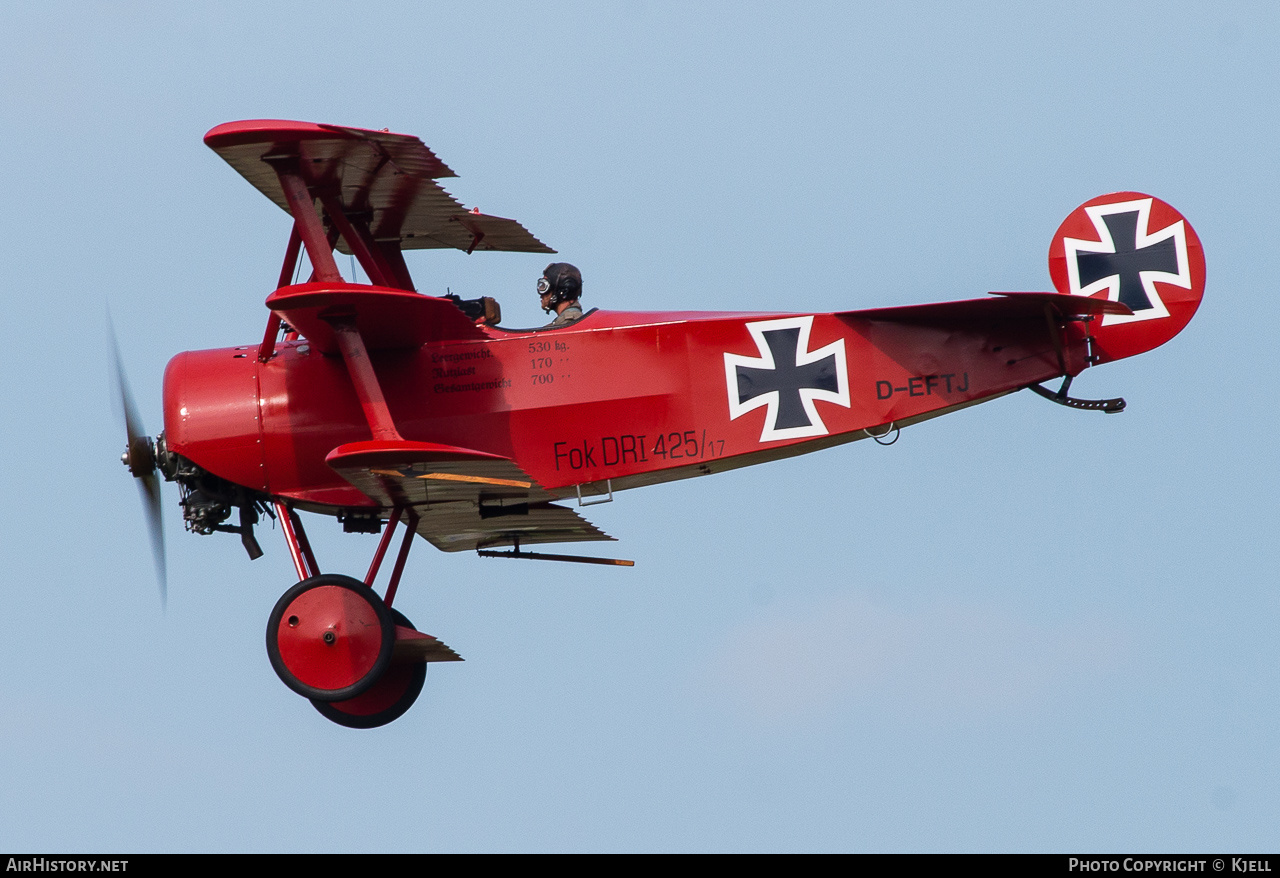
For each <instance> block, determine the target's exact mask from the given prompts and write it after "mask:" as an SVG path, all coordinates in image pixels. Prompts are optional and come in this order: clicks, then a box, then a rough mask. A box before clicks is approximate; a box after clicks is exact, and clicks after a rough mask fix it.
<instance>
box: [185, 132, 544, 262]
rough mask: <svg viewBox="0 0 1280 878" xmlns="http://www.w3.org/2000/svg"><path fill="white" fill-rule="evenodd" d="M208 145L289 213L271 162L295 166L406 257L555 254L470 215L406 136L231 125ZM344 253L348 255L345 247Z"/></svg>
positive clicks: (442, 168) (444, 170) (516, 227)
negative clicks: (431, 252)
mask: <svg viewBox="0 0 1280 878" xmlns="http://www.w3.org/2000/svg"><path fill="white" fill-rule="evenodd" d="M204 142H205V143H206V144H208V145H209V147H210V148H211V149H213V151H214V152H216V153H217V154H218V155H220V156H222V158H223V159H225V160H226V162H227V164H229V165H231V167H233V168H235V169H236V171H238V172H239V173H240V174H241V175H242V176H243V177H244V178H245V179H246V180H248V181H249V182H250V183H252V184H253V185H254V186H255V187H256V188H257V189H258V190H259V191H260V192H262V194H263V195H266V196H267V197H268V198H270V199H271V200H272V201H274V202H275V203H276V204H277V205H279V206H280V207H281V208H282V209H283V210H285V211H286V212H287V211H288V210H289V204H288V200H287V199H286V198H285V194H284V189H283V187H281V185H280V181H279V178H278V177H277V176H276V172H275V171H274V170H273V169H272V167H271V165H270V164H268V160H270V161H281V160H294V161H296V162H297V164H296V167H297V168H298V171H299V173H300V174H301V176H302V177H303V179H304V180H305V181H306V183H307V186H308V188H309V189H311V190H312V191H313V192H318V191H320V190H325V191H328V192H330V193H334V194H335V196H336V197H337V198H338V199H339V201H340V203H341V204H342V208H343V211H344V212H345V213H347V214H348V215H350V216H358V215H363V216H364V217H365V220H366V222H367V224H368V227H369V231H370V232H371V233H372V235H373V238H374V240H376V241H398V242H399V245H400V248H401V249H404V250H419V249H430V248H442V247H454V248H457V249H459V250H466V251H468V252H469V251H471V250H511V251H522V252H528V253H554V252H555V251H554V250H552V249H551V248H550V247H548V246H547V245H546V244H543V243H542V242H541V241H539V240H538V239H537V238H535V237H534V236H533V235H531V234H530V233H529V231H528V229H526V228H525V227H524V226H522V225H520V223H518V222H516V221H515V220H511V219H504V218H502V217H497V216H488V215H486V214H482V213H478V212H473V211H468V210H467V209H466V208H464V207H463V206H462V205H461V204H459V203H458V202H457V201H456V200H455V199H454V197H453V196H452V195H450V194H449V193H448V192H446V191H445V190H444V188H443V187H441V186H440V185H439V184H438V183H436V182H434V181H435V180H436V179H439V178H441V177H454V176H457V175H456V174H454V173H453V171H451V170H449V168H448V166H447V165H445V163H444V162H442V161H440V159H438V158H437V157H436V154H435V153H433V152H432V151H431V150H430V149H428V148H427V147H426V146H425V145H424V144H423V143H422V141H421V140H419V139H418V138H416V137H412V136H410V135H407V134H393V133H391V132H389V131H370V130H366V129H363V128H344V127H342V126H339V125H316V124H313V123H310V122H289V121H284V120H280V119H251V120H248V121H244V122H228V123H226V124H225V125H219V126H218V127H216V128H214V129H213V130H211V131H210V132H209V133H208V134H206V135H205V137H204ZM338 248H339V249H340V250H342V252H344V253H350V252H351V251H350V249H348V247H347V244H346V243H345V242H344V241H339V242H338Z"/></svg>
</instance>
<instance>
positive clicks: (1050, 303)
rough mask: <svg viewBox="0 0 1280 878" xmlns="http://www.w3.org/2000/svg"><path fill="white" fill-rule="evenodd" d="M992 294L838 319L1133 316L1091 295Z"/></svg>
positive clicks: (958, 321)
mask: <svg viewBox="0 0 1280 878" xmlns="http://www.w3.org/2000/svg"><path fill="white" fill-rule="evenodd" d="M991 295H992V296H995V297H997V298H992V299H963V300H961V301H958V302H936V303H932V304H927V305H904V306H902V307H895V308H868V309H866V310H864V311H846V312H843V313H842V314H840V315H838V316H840V317H856V318H860V319H863V320H878V321H884V322H888V323H905V324H913V325H918V326H934V325H940V324H941V325H946V326H959V325H963V324H966V323H975V322H982V323H985V322H988V321H990V320H992V319H993V318H1009V317H1013V318H1016V317H1029V318H1034V319H1043V318H1042V315H1043V313H1044V309H1045V307H1046V306H1047V307H1050V308H1052V309H1054V310H1055V311H1057V312H1058V313H1059V314H1062V315H1063V316H1067V317H1075V316H1086V315H1089V314H1132V313H1133V312H1132V311H1130V310H1129V308H1128V307H1127V306H1125V305H1122V304H1121V303H1119V302H1110V301H1107V300H1106V299H1095V298H1090V297H1088V296H1071V295H1063V294H1062V293H992V294H991Z"/></svg>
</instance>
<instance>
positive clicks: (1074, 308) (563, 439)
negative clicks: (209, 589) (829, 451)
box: [121, 120, 1205, 728]
mask: <svg viewBox="0 0 1280 878" xmlns="http://www.w3.org/2000/svg"><path fill="white" fill-rule="evenodd" d="M205 143H207V144H208V145H209V146H210V147H211V148H212V149H213V150H214V151H215V152H217V153H218V155H220V156H221V157H222V158H223V159H225V160H226V161H227V163H228V164H230V165H231V167H232V168H234V169H235V170H236V171H238V172H240V173H241V174H242V175H243V176H244V177H245V178H246V179H247V180H248V181H249V182H250V183H252V184H253V185H254V186H255V187H257V189H258V190H259V191H261V192H262V193H263V194H264V195H266V196H267V197H268V198H270V199H271V200H272V201H274V202H275V203H276V204H278V205H279V206H280V207H282V208H283V209H284V210H286V211H287V212H288V213H289V214H290V215H291V216H292V217H293V225H292V233H291V235H290V237H289V240H288V244H287V246H286V248H285V256H284V264H283V266H282V268H281V270H280V280H279V283H278V285H277V287H276V289H275V290H274V291H273V292H271V293H270V295H268V296H267V299H266V306H267V311H268V317H267V326H266V332H265V333H264V335H263V338H262V340H261V341H260V342H257V343H253V344H247V345H241V346H238V347H229V348H221V349H218V350H208V351H195V352H189V353H183V354H179V355H178V356H176V357H174V358H173V360H172V361H171V362H170V363H169V366H168V369H167V370H166V372H165V378H164V432H163V433H161V434H160V435H158V436H157V437H156V438H155V439H154V440H153V439H151V438H149V437H147V436H144V435H143V429H142V427H141V424H140V422H139V420H138V418H137V415H136V414H135V413H134V410H133V406H132V404H131V402H130V400H129V395H128V391H127V390H126V389H125V388H124V385H123V383H122V386H121V390H122V394H123V396H124V399H125V410H126V424H127V428H128V431H129V444H128V449H127V451H126V452H125V455H124V461H125V463H126V464H127V465H128V467H129V469H130V471H131V472H132V473H133V475H134V476H136V477H138V478H139V479H142V480H143V482H142V488H143V494H144V499H145V502H146V508H147V512H148V515H149V517H150V520H151V528H152V537H153V541H154V543H155V546H156V548H157V553H158V560H159V562H160V567H161V575H162V588H163V554H162V553H163V537H162V534H161V532H160V524H159V521H160V513H159V496H160V485H159V478H158V475H157V474H161V475H163V476H164V478H165V479H166V480H168V481H175V482H177V483H178V485H179V489H180V492H181V504H182V509H183V517H184V519H185V521H186V526H187V529H188V530H191V531H194V532H196V533H200V534H209V533H213V532H214V531H223V532H230V533H235V534H238V535H239V536H240V538H241V541H242V542H243V544H244V546H245V548H246V549H247V550H248V552H249V555H250V557H257V556H258V555H260V554H261V549H259V547H258V543H257V541H256V539H255V536H254V525H255V524H256V523H257V522H258V521H259V519H260V517H261V516H262V515H267V516H270V517H273V518H274V519H275V520H277V521H278V522H279V523H280V528H281V531H282V532H283V534H284V538H285V541H286V543H287V544H288V548H289V553H290V555H291V556H292V559H293V563H294V566H295V567H296V568H297V572H298V579H299V580H300V581H299V582H298V583H297V584H296V585H294V586H293V587H292V588H290V589H289V590H288V591H286V592H285V594H284V596H283V597H281V598H280V601H279V602H278V603H277V604H276V606H275V609H274V610H273V612H272V613H271V616H270V620H269V622H268V626H267V652H268V655H269V656H270V659H271V664H272V665H273V667H274V668H275V670H276V672H277V673H278V674H279V675H280V678H281V679H282V680H283V681H284V682H285V684H286V685H287V686H289V688H291V689H293V690H294V691H296V692H298V693H300V694H302V695H304V696H305V697H307V698H309V699H311V700H312V702H313V703H314V704H315V706H316V707H317V708H318V709H319V711H320V712H321V713H322V714H323V715H324V716H326V717H328V718H329V719H331V720H334V721H335V722H338V723H341V724H343V725H347V726H351V727H356V728H368V727H373V726H379V725H383V724H385V723H388V722H391V721H392V720H394V719H396V718H397V717H399V716H400V715H401V714H403V713H404V711H406V710H407V709H408V708H409V706H410V705H411V704H412V703H413V702H414V700H415V699H416V698H417V696H418V694H419V692H420V691H421V689H422V685H423V680H424V678H425V674H426V663H427V662H433V661H449V660H457V658H458V656H457V655H456V654H455V653H454V652H453V651H452V650H451V649H450V648H449V647H447V646H445V645H444V644H443V643H442V642H441V641H439V640H437V639H436V638H434V637H431V636H429V635H426V634H423V633H421V632H419V631H417V630H415V629H414V627H413V625H412V624H411V623H410V622H409V620H408V619H406V618H405V617H404V616H403V615H401V614H400V613H399V612H398V611H396V610H394V609H392V603H393V601H394V599H395V596H396V588H397V586H398V584H399V582H400V579H401V575H402V573H403V571H404V566H405V560H406V558H407V556H408V554H409V548H410V546H411V544H412V542H413V539H412V538H413V535H414V534H415V533H416V534H419V535H421V536H422V537H423V538H424V539H426V540H427V541H428V542H430V543H432V544H433V545H434V546H436V548H439V549H443V550H444V551H446V552H459V551H464V550H465V551H477V552H478V553H479V554H481V555H502V556H508V557H513V558H538V559H554V560H572V561H589V562H595V563H615V564H622V563H628V562H621V561H612V560H610V559H606V558H596V557H584V556H581V555H552V554H543V553H539V552H531V551H529V547H530V546H536V545H538V544H543V543H567V542H577V541H591V540H609V539H611V537H609V536H607V535H605V534H604V533H603V532H601V531H600V530H598V529H597V528H596V527H595V526H593V525H592V524H591V523H590V522H588V521H587V520H586V519H585V518H583V517H582V516H581V515H580V514H579V512H578V511H577V508H581V507H583V506H586V505H590V503H592V502H596V501H601V500H604V499H608V498H610V497H612V494H613V492H615V491H619V490H622V489H625V488H636V487H640V486H642V485H652V484H656V483H659V482H666V481H671V480H674V479H684V478H689V477H691V476H699V475H709V474H711V473H717V472H721V471H724V470H729V469H735V468H737V467H743V466H749V465H752V464H758V463H765V462H767V461H771V460H778V459H780V458H785V457H791V456H794V455H798V454H803V453H806V452H809V451H816V450H818V449H821V448H828V447H830V446H833V445H839V444H842V443H846V442H853V441H855V440H858V439H862V438H875V439H879V440H881V441H884V442H889V441H891V440H892V439H893V438H896V436H897V433H898V431H900V430H901V429H902V428H904V427H907V426H909V425H912V424H915V423H918V422H920V421H923V420H926V419H928V418H933V417H936V416H938V415H941V414H946V413H947V412H952V411H955V410H957V409H960V408H964V407H966V406H970V405H974V404H975V403H980V402H985V401H987V400H990V399H994V398H996V397H998V396H1002V395H1004V394H1008V393H1012V392H1014V391H1017V390H1022V389H1024V388H1025V389H1030V390H1033V391H1035V392H1037V393H1039V394H1041V395H1042V396H1045V397H1047V398H1048V399H1050V400H1053V401H1055V402H1058V403H1061V404H1064V405H1068V406H1072V407H1076V408H1082V409H1095V410H1101V411H1105V412H1116V411H1119V410H1120V409H1121V408H1123V406H1124V402H1123V400H1120V399H1110V400H1092V401H1091V400H1081V399H1075V398H1073V397H1071V396H1070V395H1068V390H1069V388H1070V384H1071V380H1072V378H1073V377H1074V376H1075V375H1077V374H1079V373H1080V372H1081V371H1082V370H1084V369H1086V368H1088V367H1089V366H1093V365H1097V364H1099V363H1105V362H1108V361H1110V360H1115V359H1119V358H1121V357H1128V356H1132V355H1134V354H1138V353H1141V352H1143V351H1147V350H1150V349H1151V348H1154V347H1156V346H1157V345H1159V344H1161V343H1163V342H1165V341H1167V340H1168V339H1170V338H1172V337H1173V336H1174V335H1175V334H1176V333H1177V332H1178V331H1179V330H1181V329H1182V327H1183V326H1185V325H1186V324H1187V321H1189V320H1190V319H1191V316H1192V314H1194V312H1195V310H1196V307H1197V306H1198V305H1199V303H1200V298H1201V295H1202V293H1203V290H1204V279H1205V268H1204V255H1203V252H1202V250H1201V247H1200V242H1199V240H1198V239H1197V238H1196V235H1195V232H1194V231H1192V229H1191V226H1190V225H1189V224H1188V223H1187V222H1186V221H1185V220H1183V218H1182V217H1181V216H1180V215H1179V214H1178V213H1177V212H1176V211H1174V210H1173V208H1171V207H1169V206H1168V205H1167V204H1165V203H1163V202H1161V201H1159V200H1157V199H1155V198H1152V197H1150V196H1147V195H1141V194H1138V193H1133V192H1122V193H1117V194H1113V195H1106V196H1103V197H1101V198H1096V199H1094V200H1092V201H1090V202H1087V203H1086V204H1084V205H1082V206H1081V207H1080V208H1078V209H1077V210H1076V211H1075V212H1074V213H1072V214H1071V215H1070V216H1069V217H1068V218H1067V219H1066V221H1065V222H1064V223H1063V224H1062V226H1061V227H1060V228H1059V230H1058V233H1057V235H1056V236H1055V237H1054V239H1053V242H1052V244H1051V247H1050V250H1049V274H1050V276H1051V278H1052V280H1053V285H1054V287H1055V288H1056V289H1057V292H1052V293H1050V292H1009V293H997V294H994V295H989V296H986V297H984V298H976V299H967V300H964V301H954V302H945V303H940V304H930V305H910V306H906V307H895V308H875V309H872V310H865V311H848V312H842V313H835V314H810V313H793V314H748V313H709V312H693V313H681V312H662V313H633V312H620V311H603V310H591V311H588V312H587V313H586V314H584V315H583V316H581V317H580V318H578V319H577V320H574V321H572V322H570V323H567V324H565V325H562V326H555V327H550V328H543V329H507V328H505V327H502V326H501V325H498V323H499V320H500V315H499V309H497V308H496V307H495V303H494V302H493V301H492V300H476V301H462V300H459V299H457V298H455V297H452V296H446V297H435V296H428V295H423V294H421V293H418V292H416V291H415V288H414V283H413V280H412V279H411V278H410V276H409V271H408V268H407V267H406V263H405V260H404V256H403V252H402V251H404V250H409V249H422V248H443V247H453V248H457V249H460V250H465V251H466V252H468V253H471V252H473V251H477V250H507V251H523V252H530V253H551V252H554V251H552V250H551V249H550V248H548V247H547V246H546V245H544V244H543V243H542V242H541V241H539V240H538V239H537V238H535V237H534V236H533V235H531V234H530V233H529V232H528V231H527V230H526V229H525V228H524V227H523V226H521V225H520V224H519V223H517V222H515V221H514V220H509V219H502V218H500V217H496V216H489V215H486V214H482V213H480V212H479V211H468V210H466V209H464V208H463V207H462V205H461V204H459V203H458V202H457V201H455V200H454V199H453V197H452V196H450V195H449V194H448V193H447V192H446V191H445V190H444V189H442V188H441V187H440V186H439V185H438V184H437V183H436V182H435V181H436V180H438V179H440V178H443V177H450V176H453V172H452V171H450V170H449V168H448V167H446V166H445V164H444V163H443V162H441V161H440V160H439V159H438V158H436V156H435V155H434V154H433V153H432V152H431V150H429V149H428V148H427V147H426V146H424V145H423V143H422V142H421V141H420V140H418V139H417V138H415V137H409V136H405V135H402V134H392V133H389V132H386V131H369V130H362V129H356V128H344V127H338V126H332V125H314V124H310V123H301V122H284V121H277V120H258V121H248V122H232V123H229V124H226V125H220V126H218V127H217V128H214V129H213V130H212V131H210V132H209V133H208V134H207V135H206V136H205ZM303 247H305V248H306V255H307V257H308V261H309V263H310V265H311V267H312V270H311V274H310V277H309V279H307V280H306V281H305V282H303V283H294V282H292V281H293V279H294V274H295V272H296V271H297V270H298V268H299V265H300V264H301V263H300V262H299V259H300V255H301V250H302V248H303ZM335 249H337V250H339V251H341V252H342V253H344V254H351V255H352V256H354V258H355V259H356V260H358V261H359V264H360V266H361V268H362V269H363V270H364V272H365V273H366V274H367V275H368V277H369V278H370V281H371V282H370V283H368V284H356V283H348V282H345V281H344V280H343V277H342V275H341V274H340V273H339V269H338V264H337V262H336V260H335V257H334V250H335ZM121 378H122V379H123V376H122V375H121ZM1053 379H1062V383H1061V385H1060V386H1059V387H1057V388H1048V387H1044V386H1042V384H1043V382H1047V381H1050V380H1053ZM566 500H568V501H571V502H569V503H563V502H558V501H566ZM575 504H576V507H577V508H575ZM302 512H312V513H321V514H324V515H330V516H335V517H337V519H338V520H339V521H340V522H341V523H342V525H343V528H344V530H346V531H348V532H365V533H379V532H380V533H381V534H382V537H381V541H380V542H379V544H378V548H377V550H376V552H375V553H374V556H373V559H372V562H371V564H370V566H369V570H368V572H367V573H366V574H365V576H364V578H363V580H361V579H356V578H354V577H351V576H345V575H338V574H333V573H321V572H320V567H319V565H318V564H317V562H316V558H315V555H314V553H313V552H312V549H311V546H310V544H309V543H308V540H307V536H306V532H305V531H304V529H303V525H302V519H301V516H300V515H299V513H302ZM233 514H234V515H235V518H234V519H233V518H232V516H233ZM232 521H234V522H235V523H231V522H232ZM400 525H404V528H405V529H404V531H403V537H402V538H401V541H400V543H399V548H398V553H396V556H395V560H394V562H393V564H392V572H391V573H390V576H389V581H388V584H387V586H386V590H385V592H384V595H383V596H382V597H379V596H378V595H377V594H376V593H375V592H374V591H373V588H372V586H373V584H374V581H375V577H376V576H377V574H378V570H379V567H380V566H381V564H382V561H383V557H384V556H385V555H386V553H387V550H388V548H389V547H390V546H391V544H392V541H393V534H394V533H395V532H396V530H397V528H398V527H399V526H400Z"/></svg>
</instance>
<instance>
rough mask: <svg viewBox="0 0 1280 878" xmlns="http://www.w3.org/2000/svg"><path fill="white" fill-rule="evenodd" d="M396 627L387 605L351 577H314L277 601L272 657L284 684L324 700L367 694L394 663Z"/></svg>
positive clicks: (269, 639) (269, 642)
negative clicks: (393, 648)
mask: <svg viewBox="0 0 1280 878" xmlns="http://www.w3.org/2000/svg"><path fill="white" fill-rule="evenodd" d="M394 641H395V625H394V623H393V622H392V621H391V616H390V614H389V613H388V611H387V608H386V606H385V605H384V604H383V603H382V600H381V599H380V598H379V597H378V596H377V595H376V594H375V593H374V592H373V590H372V589H370V588H368V587H367V586H366V585H365V584H364V583H362V582H360V581H359V580H356V579H352V578H351V577H348V576H335V575H325V576H313V577H311V578H310V579H305V580H303V581H302V582H300V583H298V584H297V585H295V586H294V587H293V588H291V589H290V590H289V591H288V592H286V593H285V595H284V596H283V597H282V598H281V599H280V600H279V602H277V604H276V606H275V609H274V610H273V611H272V613H271V619H270V621H269V622H268V625H267V654H268V655H269V656H270V658H271V664H272V666H273V667H275V669H276V673H277V674H279V675H280V679H281V680H283V681H284V682H285V685H287V686H289V688H291V689H293V690H294V691H295V692H298V693H300V694H302V695H306V696H307V697H309V698H314V699H318V700H321V701H339V700H345V699H349V698H354V697H355V696H357V695H359V694H361V693H363V692H365V691H367V690H368V689H369V688H371V687H372V686H373V684H374V683H376V682H377V680H378V678H379V677H381V676H382V674H383V672H384V671H385V670H386V668H387V664H388V663H389V662H390V659H391V647H392V645H393V644H394Z"/></svg>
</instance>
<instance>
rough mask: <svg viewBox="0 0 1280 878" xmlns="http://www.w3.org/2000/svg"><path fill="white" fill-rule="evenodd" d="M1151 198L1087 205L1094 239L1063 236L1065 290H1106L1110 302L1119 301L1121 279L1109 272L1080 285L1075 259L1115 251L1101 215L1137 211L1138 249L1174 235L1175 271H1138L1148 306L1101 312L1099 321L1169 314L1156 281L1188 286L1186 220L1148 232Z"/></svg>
mask: <svg viewBox="0 0 1280 878" xmlns="http://www.w3.org/2000/svg"><path fill="white" fill-rule="evenodd" d="M1151 201H1152V199H1150V198H1141V199H1138V200H1136V201H1115V202H1112V203H1110V204H1095V205H1094V206H1093V207H1086V208H1085V209H1084V212H1085V213H1087V214H1088V215H1089V219H1090V220H1092V221H1093V227H1094V229H1095V230H1097V232H1098V240H1097V241H1083V240H1081V239H1079V238H1063V239H1062V249H1063V252H1064V254H1065V256H1066V258H1067V282H1068V284H1069V287H1068V290H1069V292H1070V293H1071V295H1073V296H1095V295H1097V294H1098V293H1101V292H1106V294H1107V298H1108V299H1109V300H1111V301H1112V302H1118V301H1120V281H1119V276H1118V275H1114V274H1113V275H1109V276H1107V277H1104V278H1101V279H1099V280H1096V281H1094V282H1093V283H1091V284H1089V286H1087V287H1081V286H1080V266H1079V263H1077V262H1076V254H1078V253H1115V252H1116V244H1115V241H1113V240H1112V239H1111V230H1110V229H1109V228H1107V224H1106V222H1104V221H1103V219H1102V218H1103V217H1104V216H1110V215H1111V214H1113V213H1132V212H1133V211H1135V210H1136V211H1137V212H1138V222H1137V225H1136V228H1135V230H1136V232H1137V234H1136V240H1135V241H1134V243H1133V246H1134V249H1137V250H1141V249H1142V248H1143V247H1149V246H1151V245H1152V244H1156V243H1159V242H1160V241H1163V240H1165V239H1166V238H1173V246H1174V251H1175V254H1176V259H1177V261H1178V273H1177V274H1170V273H1169V272H1167V271H1140V272H1138V277H1140V278H1142V289H1143V290H1144V291H1145V292H1146V294H1147V299H1148V300H1150V302H1151V307H1150V308H1143V309H1142V310H1141V311H1135V312H1134V313H1133V314H1104V315H1102V325H1103V326H1111V325H1113V324H1116V323H1133V322H1135V321H1138V320H1155V319H1157V318H1160V317H1168V316H1169V309H1168V308H1166V307H1165V304H1164V300H1163V299H1162V298H1160V294H1159V293H1158V292H1156V281H1159V282H1160V283H1167V284H1172V285H1173V286H1176V287H1182V288H1184V289H1188V290H1189V289H1191V261H1190V260H1189V259H1187V230H1186V223H1185V222H1184V221H1183V220H1181V219H1179V220H1178V221H1177V222H1175V223H1171V224H1170V225H1168V226H1165V227H1164V228H1163V229H1161V230H1160V231H1158V232H1148V231H1147V230H1148V229H1149V228H1150V226H1151Z"/></svg>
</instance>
